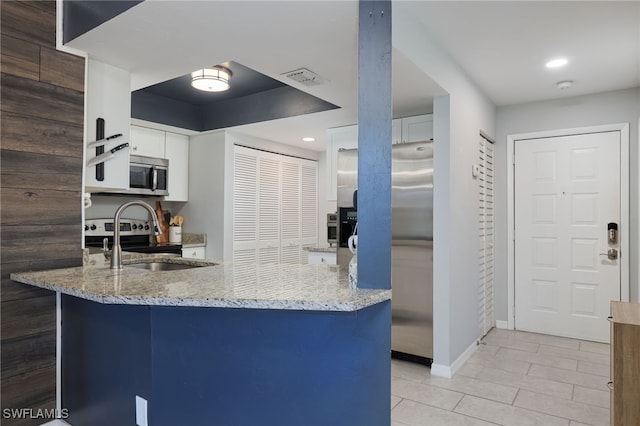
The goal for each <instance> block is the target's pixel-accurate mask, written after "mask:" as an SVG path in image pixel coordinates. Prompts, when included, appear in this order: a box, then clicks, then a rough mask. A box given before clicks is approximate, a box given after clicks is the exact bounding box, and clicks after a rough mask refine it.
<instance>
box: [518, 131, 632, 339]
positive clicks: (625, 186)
mask: <svg viewBox="0 0 640 426" xmlns="http://www.w3.org/2000/svg"><path fill="white" fill-rule="evenodd" d="M615 131H619V132H620V159H621V161H620V229H621V230H624V233H622V235H620V300H622V301H623V302H628V301H629V237H630V236H631V233H630V232H629V160H630V157H629V123H615V124H604V125H600V126H588V127H577V128H570V129H557V130H544V131H539V132H531V133H517V134H512V135H507V158H506V163H507V209H508V212H507V246H508V250H507V328H508V329H510V330H513V329H514V328H515V239H514V234H515V185H514V160H515V158H514V156H515V143H516V142H517V141H519V140H526V139H540V138H550V137H557V136H571V135H582V134H588V133H603V132H615ZM623 159H627V161H622V160H623Z"/></svg>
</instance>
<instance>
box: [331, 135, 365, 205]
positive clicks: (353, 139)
mask: <svg viewBox="0 0 640 426" xmlns="http://www.w3.org/2000/svg"><path fill="white" fill-rule="evenodd" d="M357 147H358V126H357V125H355V126H345V127H335V128H333V129H329V130H327V200H336V199H337V190H338V151H339V150H340V149H352V148H357Z"/></svg>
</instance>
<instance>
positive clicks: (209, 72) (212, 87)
mask: <svg viewBox="0 0 640 426" xmlns="http://www.w3.org/2000/svg"><path fill="white" fill-rule="evenodd" d="M230 80H231V71H230V70H228V69H226V68H225V67H221V66H220V65H216V66H215V67H210V68H204V69H201V70H198V71H194V72H192V73H191V85H192V86H193V87H195V88H196V89H198V90H203V91H205V92H224V91H225V90H227V89H229V81H230Z"/></svg>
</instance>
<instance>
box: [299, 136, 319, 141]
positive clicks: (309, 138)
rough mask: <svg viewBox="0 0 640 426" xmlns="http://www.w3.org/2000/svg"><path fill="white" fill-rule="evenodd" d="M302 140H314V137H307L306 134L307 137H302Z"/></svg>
mask: <svg viewBox="0 0 640 426" xmlns="http://www.w3.org/2000/svg"><path fill="white" fill-rule="evenodd" d="M302 140H303V141H304V142H314V141H315V140H316V138H312V137H308V136H307V137H304V138H302Z"/></svg>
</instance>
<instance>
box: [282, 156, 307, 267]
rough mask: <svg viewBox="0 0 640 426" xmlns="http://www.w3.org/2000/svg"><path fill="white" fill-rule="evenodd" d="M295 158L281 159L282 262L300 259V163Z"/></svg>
mask: <svg viewBox="0 0 640 426" xmlns="http://www.w3.org/2000/svg"><path fill="white" fill-rule="evenodd" d="M295 160H296V159H295V158H292V159H286V160H283V161H282V164H281V167H282V183H281V185H282V186H281V188H282V191H281V194H282V204H281V212H282V219H281V220H282V221H281V226H280V230H281V237H282V239H281V242H280V246H281V255H280V259H281V262H282V263H300V260H301V255H302V253H301V251H302V250H301V242H302V241H301V238H300V237H301V229H300V228H301V217H300V216H301V208H300V196H301V191H300V189H301V188H300V183H301V180H300V164H298V162H297V161H295Z"/></svg>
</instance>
